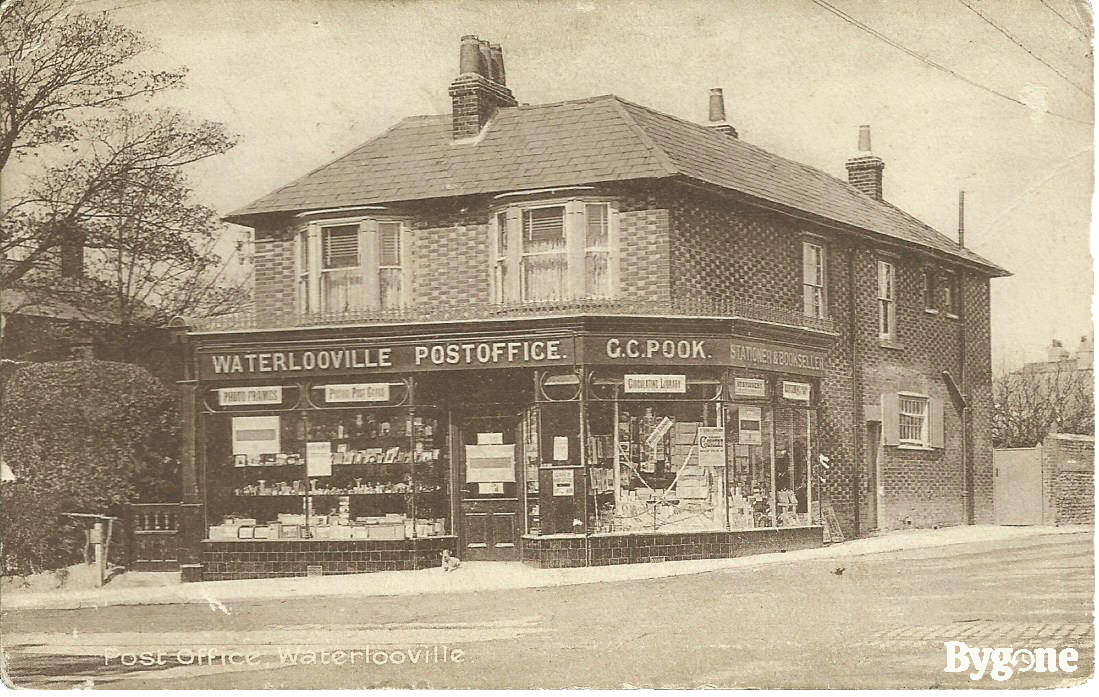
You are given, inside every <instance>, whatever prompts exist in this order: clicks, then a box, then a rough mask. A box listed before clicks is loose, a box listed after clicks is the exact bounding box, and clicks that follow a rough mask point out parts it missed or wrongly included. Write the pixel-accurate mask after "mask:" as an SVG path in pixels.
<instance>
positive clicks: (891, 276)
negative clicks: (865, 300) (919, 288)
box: [878, 260, 897, 341]
mask: <svg viewBox="0 0 1099 697" xmlns="http://www.w3.org/2000/svg"><path fill="white" fill-rule="evenodd" d="M878 337H879V338H880V339H881V340H882V341H894V340H896V338H897V298H896V267H895V266H894V265H893V264H892V262H888V261H882V260H879V261H878Z"/></svg>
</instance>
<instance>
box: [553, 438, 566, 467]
mask: <svg viewBox="0 0 1099 697" xmlns="http://www.w3.org/2000/svg"><path fill="white" fill-rule="evenodd" d="M568 459H569V439H568V436H554V437H553V460H554V462H567V461H568Z"/></svg>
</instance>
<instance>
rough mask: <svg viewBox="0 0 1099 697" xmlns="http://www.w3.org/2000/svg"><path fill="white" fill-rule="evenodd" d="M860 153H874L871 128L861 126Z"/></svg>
mask: <svg viewBox="0 0 1099 697" xmlns="http://www.w3.org/2000/svg"><path fill="white" fill-rule="evenodd" d="M859 152H872V151H871V149H870V126H867V125H862V126H859Z"/></svg>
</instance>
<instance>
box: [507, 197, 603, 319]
mask: <svg viewBox="0 0 1099 697" xmlns="http://www.w3.org/2000/svg"><path fill="white" fill-rule="evenodd" d="M489 227H490V240H489V243H490V244H489V248H490V260H489V261H490V266H491V273H490V277H491V279H492V288H491V294H490V298H491V300H492V302H494V303H509V302H525V303H536V302H554V301H561V300H573V299H587V298H609V297H613V295H614V285H615V281H616V273H615V240H616V219H615V212H614V208H613V206H611V205H610V204H607V203H586V202H582V201H567V202H562V203H555V204H549V205H542V204H531V205H523V206H519V205H516V206H510V207H509V208H507V209H505V210H503V211H499V212H497V213H496V214H495V215H494V217H493V219H492V221H491V224H490V226H489Z"/></svg>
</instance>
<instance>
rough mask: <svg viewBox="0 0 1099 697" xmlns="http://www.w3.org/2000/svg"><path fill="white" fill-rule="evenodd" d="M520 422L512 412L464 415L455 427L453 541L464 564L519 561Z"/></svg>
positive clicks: (517, 416) (518, 416) (520, 522)
mask: <svg viewBox="0 0 1099 697" xmlns="http://www.w3.org/2000/svg"><path fill="white" fill-rule="evenodd" d="M520 422H521V419H520V415H519V414H515V413H504V414H499V413H497V414H467V415H465V416H464V417H461V418H460V420H459V422H458V440H459V443H458V446H459V447H458V448H457V453H456V457H457V460H458V467H457V470H456V474H457V476H458V482H457V490H458V494H459V505H458V509H459V511H458V540H459V544H460V546H461V554H460V556H461V557H462V558H463V559H468V560H471V561H514V560H518V559H519V544H520V539H519V538H520V534H521V530H522V521H521V519H520V510H521V507H520V500H519V484H518V481H519V463H520V461H521V455H522V453H521V452H520V447H521V445H522V439H521V437H520Z"/></svg>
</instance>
